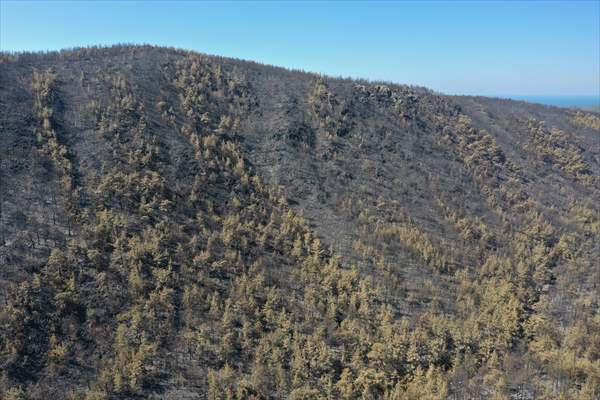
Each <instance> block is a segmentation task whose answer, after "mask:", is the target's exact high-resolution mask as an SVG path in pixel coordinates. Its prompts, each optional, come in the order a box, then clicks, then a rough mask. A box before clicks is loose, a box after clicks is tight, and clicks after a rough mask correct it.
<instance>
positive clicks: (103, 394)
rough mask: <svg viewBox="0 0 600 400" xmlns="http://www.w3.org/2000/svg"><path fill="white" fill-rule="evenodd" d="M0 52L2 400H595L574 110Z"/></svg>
mask: <svg viewBox="0 0 600 400" xmlns="http://www.w3.org/2000/svg"><path fill="white" fill-rule="evenodd" d="M1 57H2V62H1V63H0V72H1V76H2V78H1V80H2V85H0V94H1V96H2V99H3V100H2V102H0V115H1V117H0V126H2V134H1V135H0V160H2V162H1V164H0V166H1V167H2V169H1V171H0V178H1V180H0V182H1V184H2V187H1V188H0V210H1V213H0V223H1V226H0V235H1V236H0V306H1V311H0V397H2V398H7V399H42V398H48V397H52V398H68V399H85V400H97V399H103V400H104V399H106V400H108V399H124V398H131V399H134V398H152V396H154V398H158V397H164V398H199V399H204V398H208V399H250V398H254V399H317V398H318V399H324V398H340V399H359V398H364V399H380V398H381V399H445V398H494V399H509V398H523V399H537V398H544V399H565V398H580V399H589V400H593V399H597V398H598V396H599V395H600V392H599V391H598V388H599V387H600V353H599V351H598V349H599V348H600V336H599V334H598V332H599V331H600V308H599V304H598V299H599V298H600V296H599V295H598V294H599V292H598V291H599V290H600V285H598V279H600V271H599V270H598V264H597V260H598V241H599V239H600V238H599V234H600V228H599V227H600V224H599V221H600V218H599V217H598V207H597V206H596V204H598V203H599V200H600V199H598V193H599V190H600V187H599V186H598V182H599V181H598V179H597V176H598V173H599V170H600V168H599V167H600V166H599V165H598V160H599V159H598V157H597V150H594V149H593V146H592V145H590V144H593V141H594V140H597V136H595V137H593V136H590V135H591V133H590V132H592V131H593V129H595V128H594V119H593V115H591V114H584V113H577V114H575V115H572V111H569V110H565V111H564V112H561V111H552V113H555V114H552V113H550V112H549V111H548V110H546V109H545V108H540V109H539V110H542V111H539V112H538V109H537V108H535V106H532V108H530V109H528V110H527V111H523V110H515V109H510V110H507V109H505V108H503V107H507V106H506V102H501V101H497V102H493V101H486V100H482V99H478V98H453V97H448V96H443V95H438V94H434V93H432V92H430V91H428V90H426V89H422V88H416V87H407V86H400V85H394V84H383V83H369V82H359V81H351V80H342V79H333V78H327V77H321V76H315V75H312V74H306V73H302V72H299V71H286V70H282V69H278V68H274V67H270V66H264V65H259V64H254V63H248V62H242V61H237V60H230V59H223V58H217V57H209V56H204V55H199V54H195V53H189V52H184V51H180V50H173V49H164V48H154V47H151V46H116V47H111V48H82V49H75V50H71V51H64V52H59V53H49V54H11V55H2V56H1ZM512 107H517V106H516V105H514V104H513V105H512ZM481 110H485V111H486V113H483V112H482V111H481ZM519 113H525V114H526V115H525V116H523V115H521V114H519ZM482 115H484V116H482ZM515 115H516V116H515ZM541 116H544V118H545V121H546V122H544V123H542V122H540V121H541V118H540V117H541ZM534 118H535V121H534ZM525 133H526V134H525ZM596 134H597V132H596Z"/></svg>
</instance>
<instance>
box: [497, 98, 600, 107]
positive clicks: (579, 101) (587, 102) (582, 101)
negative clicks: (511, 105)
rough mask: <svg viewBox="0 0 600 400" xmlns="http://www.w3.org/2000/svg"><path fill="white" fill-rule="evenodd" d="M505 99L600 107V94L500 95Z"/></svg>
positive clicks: (567, 105)
mask: <svg viewBox="0 0 600 400" xmlns="http://www.w3.org/2000/svg"><path fill="white" fill-rule="evenodd" d="M498 97H501V98H504V99H513V100H523V101H527V102H530V103H540V104H546V105H549V106H557V107H577V108H588V109H589V108H593V109H600V96H521V95H516V96H506V95H505V96H498Z"/></svg>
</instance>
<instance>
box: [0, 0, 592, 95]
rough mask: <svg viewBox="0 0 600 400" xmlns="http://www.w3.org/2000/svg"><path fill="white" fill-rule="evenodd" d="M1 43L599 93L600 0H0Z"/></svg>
mask: <svg viewBox="0 0 600 400" xmlns="http://www.w3.org/2000/svg"><path fill="white" fill-rule="evenodd" d="M0 4H1V6H0V11H1V16H0V48H1V49H2V50H4V51H19V50H49V49H50V50H53V49H61V48H65V47H75V46H85V45H93V44H103V45H105V44H113V43H123V42H128V43H150V44H156V45H166V46H175V47H180V48H185V49H192V50H197V51H201V52H204V53H210V54H218V55H223V56H231V57H236V58H243V59H250V60H255V61H260V62H263V63H268V64H275V65H280V66H285V67H291V68H301V69H305V70H310V71H315V72H321V73H326V74H329V75H335V76H339V75H341V76H352V77H363V78H369V79H383V80H389V81H394V82H399V83H409V84H418V85H423V86H427V87H430V88H432V89H435V90H439V91H442V92H445V93H459V94H483V95H503V94H524V95H600V93H599V92H600V0H588V1H564V2H563V1H531V2H517V1H510V2H492V1H480V2H477V1H468V2H443V1H432V2H408V1H400V2H369V3H366V2H357V1H354V2H342V1H338V2H275V1H271V2H250V1H246V2H193V1H180V2H174V1H171V2H166V1H164V2H163V1H146V2H141V1H132V2H126V1H99V2H93V1H90V0H86V1H64V2H61V1H21V2H20V1H7V0H0Z"/></svg>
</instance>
